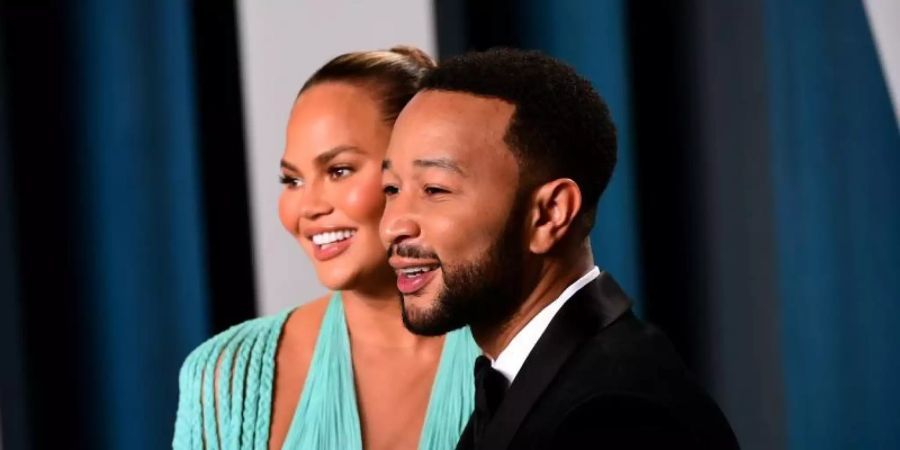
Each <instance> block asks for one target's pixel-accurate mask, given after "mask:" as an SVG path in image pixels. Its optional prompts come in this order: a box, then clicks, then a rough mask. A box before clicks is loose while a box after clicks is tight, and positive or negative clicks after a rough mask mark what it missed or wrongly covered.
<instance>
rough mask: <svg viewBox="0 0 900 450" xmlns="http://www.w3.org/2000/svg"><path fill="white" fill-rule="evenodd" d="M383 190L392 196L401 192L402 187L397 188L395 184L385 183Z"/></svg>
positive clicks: (385, 193)
mask: <svg viewBox="0 0 900 450" xmlns="http://www.w3.org/2000/svg"><path fill="white" fill-rule="evenodd" d="M383 190H384V195H386V196H388V197H390V196H392V195H397V193H398V192H400V189H397V186H394V185H392V184H388V185H385V186H384V188H383Z"/></svg>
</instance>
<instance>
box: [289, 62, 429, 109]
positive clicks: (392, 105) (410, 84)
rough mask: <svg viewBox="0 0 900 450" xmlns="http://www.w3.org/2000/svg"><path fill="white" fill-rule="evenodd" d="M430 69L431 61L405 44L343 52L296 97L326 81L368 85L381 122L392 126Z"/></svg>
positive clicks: (324, 67) (315, 75)
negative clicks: (365, 50) (379, 105)
mask: <svg viewBox="0 0 900 450" xmlns="http://www.w3.org/2000/svg"><path fill="white" fill-rule="evenodd" d="M434 67H435V63H434V60H433V59H431V57H430V56H428V55H427V54H426V53H425V52H423V51H422V50H419V49H418V48H415V47H410V46H405V45H400V46H396V47H393V48H391V49H390V50H375V51H368V52H352V53H345V54H343V55H340V56H338V57H336V58H334V59H332V60H331V61H328V62H327V63H326V64H325V65H324V66H322V68H320V69H319V70H317V71H316V73H314V74H313V75H312V76H311V77H310V78H309V80H306V83H304V84H303V87H302V88H301V89H300V93H299V94H297V96H298V97H299V96H300V94H302V93H303V92H304V91H306V90H307V89H309V88H311V87H313V86H315V85H317V84H320V83H324V82H327V81H342V82H348V83H354V84H359V85H363V86H371V87H372V88H373V89H374V90H375V94H376V97H377V98H378V100H379V103H380V104H381V111H382V115H383V117H384V120H385V122H387V123H389V124H393V123H394V121H395V120H397V116H398V115H399V114H400V111H401V110H402V109H403V107H404V106H406V103H407V102H409V101H410V99H412V98H413V96H414V95H416V92H417V91H418V90H419V82H420V81H421V80H422V77H424V76H425V74H426V73H428V71H429V70H431V69H433V68H434Z"/></svg>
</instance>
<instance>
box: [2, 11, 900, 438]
mask: <svg viewBox="0 0 900 450" xmlns="http://www.w3.org/2000/svg"><path fill="white" fill-rule="evenodd" d="M434 6H435V16H436V24H437V42H438V46H439V53H440V55H441V56H443V57H446V56H449V55H453V54H456V53H459V52H462V51H465V50H469V49H484V48H489V47H492V46H497V45H507V46H517V47H526V48H539V49H542V50H544V51H546V52H548V53H551V54H553V55H555V56H557V57H560V58H562V59H564V60H566V61H568V62H569V63H571V64H572V65H574V66H575V67H576V68H577V69H578V70H579V71H580V72H581V73H583V74H584V75H586V76H587V77H588V78H590V79H591V81H592V82H593V83H594V84H595V86H596V87H597V89H598V91H599V92H600V93H601V95H603V96H604V97H605V98H606V99H607V101H608V103H609V105H610V108H611V110H612V112H613V116H614V118H615V120H616V123H617V125H618V127H619V132H620V144H621V145H620V163H619V166H618V168H617V171H616V174H615V176H614V179H613V182H612V184H611V185H610V188H609V190H608V191H607V193H606V194H605V196H604V198H603V200H602V205H601V208H600V210H599V213H598V225H597V227H596V229H595V230H594V232H593V233H592V242H593V244H594V249H595V257H596V260H597V263H598V264H599V265H600V266H601V267H603V268H605V269H607V270H609V271H610V272H611V273H612V274H613V275H614V276H616V278H617V279H619V281H620V282H621V283H622V284H623V286H624V287H625V288H626V289H627V290H628V291H629V292H630V293H631V295H632V296H633V297H634V299H635V301H636V304H637V306H638V309H639V313H640V315H641V316H642V317H644V318H646V319H647V320H649V321H651V322H653V323H654V324H656V325H657V326H659V327H660V328H661V329H663V330H664V331H665V332H666V333H667V334H668V335H669V336H670V337H671V338H672V340H673V342H674V343H675V345H676V347H677V348H678V350H679V352H680V353H681V354H682V355H683V356H684V359H685V361H686V363H687V364H688V366H689V367H690V368H691V369H692V370H693V371H694V372H695V373H696V374H697V376H698V377H699V378H700V380H701V381H702V382H703V383H704V384H705V385H706V386H707V388H708V389H709V390H710V392H711V393H712V394H713V395H714V396H715V397H716V399H717V400H718V401H719V403H720V405H721V406H722V407H723V409H724V410H725V412H726V414H727V415H728V417H729V419H730V420H731V422H732V425H733V426H734V428H735V431H736V432H737V434H738V437H739V439H740V441H741V444H742V446H743V447H744V448H748V449H788V448H790V449H803V448H817V449H844V448H867V449H893V448H900V413H898V412H897V411H898V409H897V407H896V405H897V404H898V403H900V387H898V385H897V383H896V382H894V379H895V378H896V375H895V374H896V373H900V350H898V347H897V346H896V345H893V344H894V342H897V341H898V339H900V336H898V332H897V330H896V327H894V326H892V325H893V322H894V321H895V320H896V318H897V317H900V301H898V300H900V231H898V230H900V207H898V206H897V205H898V204H900V203H898V201H897V198H898V197H900V176H898V174H900V133H898V128H897V123H898V118H897V117H895V116H894V113H893V111H892V109H891V104H890V98H889V96H888V89H887V85H886V81H885V78H884V75H883V71H882V67H881V64H880V61H879V59H878V55H877V52H876V48H875V45H874V41H873V38H872V34H871V30H870V24H869V23H868V21H867V20H866V15H865V11H864V10H863V5H862V4H861V3H859V2H850V1H846V0H799V1H792V2H779V1H775V0H751V1H746V2H720V1H716V0H676V1H671V2H662V3H659V2H626V1H624V0H610V1H602V2H594V1H587V0H584V1H576V0H561V1H547V0H526V1H513V0H499V1H494V2H483V1H476V0H439V1H436V2H435V3H434ZM236 23H237V21H236V10H235V5H234V4H233V3H232V2H212V1H194V2H187V3H184V2H176V1H173V0H163V1H157V2H150V3H147V2H137V1H133V0H125V1H112V0H91V1H88V2H81V3H78V4H74V3H68V4H61V3H53V2H43V1H11V0H3V1H2V2H0V361H2V366H0V420H2V440H3V448H4V449H7V450H20V449H28V448H53V447H65V448H90V449H105V448H109V449H114V448H115V449H118V448H128V449H132V448H135V449H139V448H147V449H151V448H153V449H156V448H166V447H168V446H169V442H170V439H171V434H172V424H173V421H174V411H175V400H176V398H177V371H178V367H179V364H180V363H181V361H182V360H183V358H184V357H185V355H186V354H187V352H188V351H189V350H190V349H191V348H193V347H194V346H195V345H197V344H198V343H199V342H201V341H202V340H203V339H205V338H206V337H208V336H209V335H210V334H211V333H214V332H216V331H218V330H221V329H223V328H225V327H227V326H228V325H231V324H234V323H237V322H239V321H241V320H243V319H246V318H249V317H252V316H253V315H254V300H253V292H254V283H253V273H252V272H253V261H252V258H251V255H252V251H251V242H250V221H249V218H248V217H249V215H248V210H249V205H248V196H247V186H246V175H245V174H246V163H245V155H244V152H245V149H244V144H243V141H244V131H243V117H242V109H243V105H242V102H241V83H240V76H239V73H240V62H241V61H240V58H239V54H238V41H239V36H240V33H239V30H238V29H237V27H236ZM292 57H302V55H299V56H298V55H292ZM299 81H300V80H298V83H299Z"/></svg>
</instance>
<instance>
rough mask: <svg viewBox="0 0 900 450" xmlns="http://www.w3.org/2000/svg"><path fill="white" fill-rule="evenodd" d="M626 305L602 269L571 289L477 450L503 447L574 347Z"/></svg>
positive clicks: (533, 350)
mask: <svg viewBox="0 0 900 450" xmlns="http://www.w3.org/2000/svg"><path fill="white" fill-rule="evenodd" d="M630 306H631V301H630V300H628V297H627V296H626V295H625V293H624V292H622V290H621V288H619V286H618V284H616V282H615V280H613V278H612V276H610V275H609V274H607V273H606V272H601V273H600V276H599V277H598V278H597V279H595V280H594V281H592V282H590V283H588V284H587V285H586V286H585V287H583V288H582V289H580V290H579V291H578V292H576V293H575V295H573V296H572V298H571V299H569V301H568V302H566V304H565V306H563V307H562V309H560V310H559V312H558V313H557V314H556V317H554V318H553V320H552V321H551V322H550V325H548V326H547V329H546V330H545V331H544V334H543V335H542V336H541V338H540V339H539V340H538V342H537V344H536V345H535V346H534V349H532V351H531V353H530V354H529V355H528V358H527V359H526V360H525V363H524V364H523V365H522V369H521V370H520V371H519V373H518V375H517V376H516V379H515V380H514V381H513V384H512V385H511V386H510V387H509V390H508V391H507V393H506V396H505V397H504V399H503V402H502V403H501V404H500V407H499V408H498V410H497V413H496V415H494V418H493V419H492V420H491V423H490V425H488V427H487V429H486V430H485V433H484V439H483V440H482V445H480V446H479V448H484V449H491V450H494V449H505V448H507V447H508V446H509V443H510V442H511V441H512V438H513V437H514V436H515V434H516V432H517V431H518V429H519V426H520V425H521V424H522V421H523V420H524V419H525V417H526V416H527V415H528V413H529V412H530V411H531V408H532V406H534V403H535V402H536V401H537V399H538V398H539V397H540V396H541V394H542V393H543V392H544V390H546V388H547V386H548V385H549V384H550V382H551V381H553V378H554V377H555V376H556V374H557V372H559V369H560V368H561V367H562V365H563V364H564V363H565V362H566V360H567V359H569V357H570V356H571V355H572V353H574V352H575V350H576V349H577V348H578V346H579V345H580V344H581V343H582V342H584V341H585V340H586V339H587V338H589V337H591V336H593V335H594V334H596V333H597V332H598V331H599V330H600V329H602V328H604V327H606V326H607V325H609V324H610V323H612V322H613V321H614V320H616V319H617V318H618V317H620V316H621V315H623V314H625V313H626V312H627V311H629V308H630Z"/></svg>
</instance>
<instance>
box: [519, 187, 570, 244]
mask: <svg viewBox="0 0 900 450" xmlns="http://www.w3.org/2000/svg"><path fill="white" fill-rule="evenodd" d="M531 199H532V201H531V216H530V222H529V226H530V229H529V231H530V233H529V237H530V239H529V243H528V248H529V250H531V251H532V252H533V253H537V254H544V253H547V252H549V251H550V250H551V249H552V248H553V246H554V245H556V244H557V243H558V242H559V241H561V240H562V239H563V238H564V237H565V236H566V233H568V232H569V231H570V230H571V229H572V227H573V226H577V223H576V218H577V216H578V212H579V211H581V189H579V188H578V184H577V183H575V181H573V180H571V179H569V178H559V179H556V180H553V181H550V182H547V183H545V184H543V185H541V186H540V187H538V188H537V189H536V190H535V191H534V193H533V194H532V197H531Z"/></svg>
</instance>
